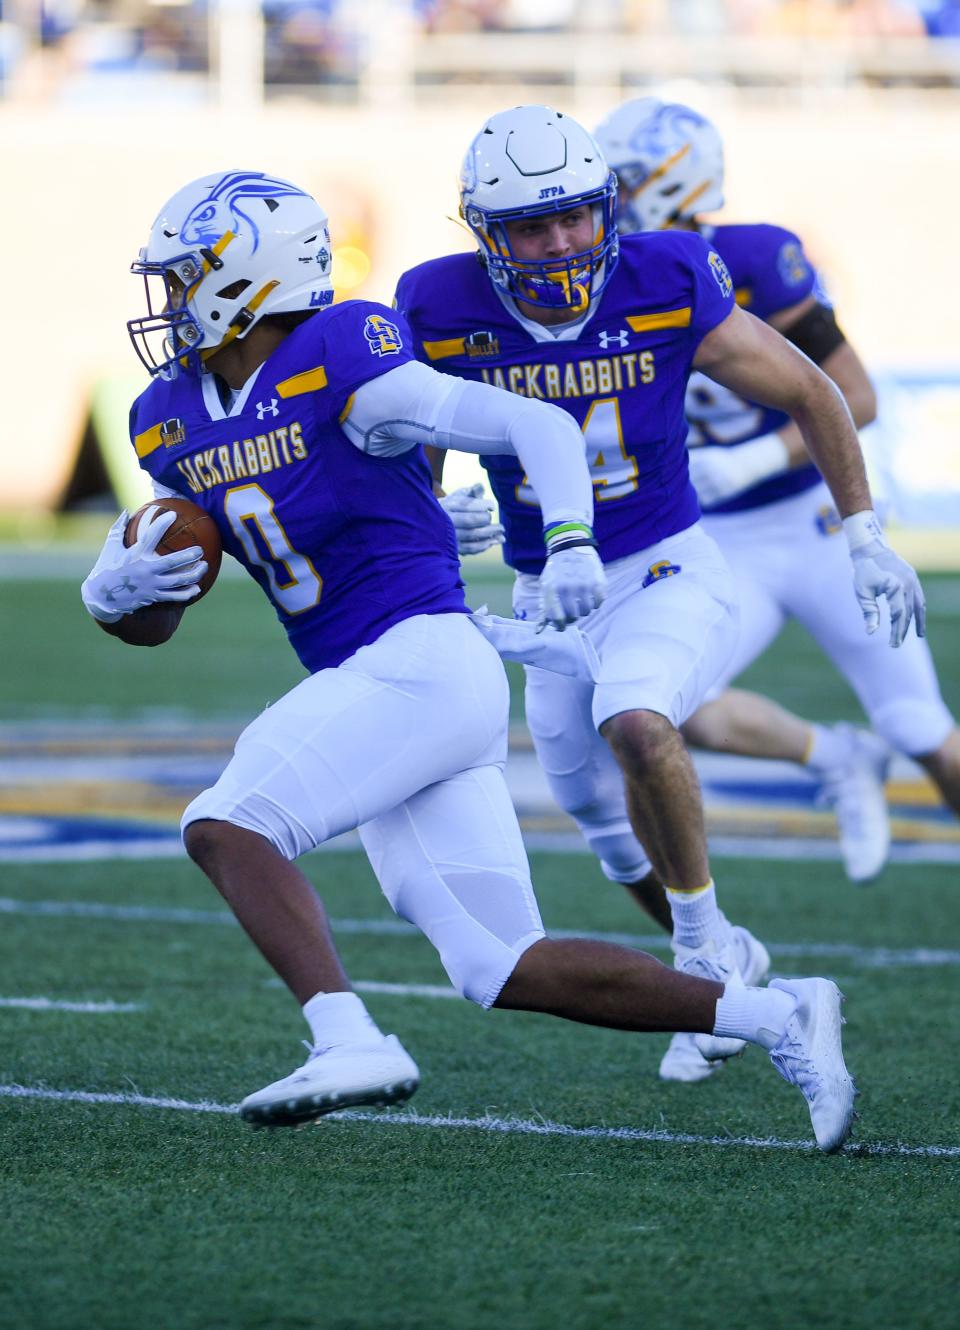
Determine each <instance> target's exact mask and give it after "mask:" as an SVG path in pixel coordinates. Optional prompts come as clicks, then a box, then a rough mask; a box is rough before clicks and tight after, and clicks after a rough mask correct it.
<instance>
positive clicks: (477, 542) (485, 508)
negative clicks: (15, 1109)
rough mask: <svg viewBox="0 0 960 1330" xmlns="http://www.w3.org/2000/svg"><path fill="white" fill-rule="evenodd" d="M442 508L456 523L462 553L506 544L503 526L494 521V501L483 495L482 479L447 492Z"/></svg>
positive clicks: (475, 551)
mask: <svg viewBox="0 0 960 1330" xmlns="http://www.w3.org/2000/svg"><path fill="white" fill-rule="evenodd" d="M440 507H441V508H442V509H443V511H444V512H445V513H446V514H447V516H448V517H449V518H450V521H451V522H452V523H453V529H454V531H456V533H457V550H458V552H459V553H460V554H482V553H483V551H484V550H488V549H490V547H491V546H492V545H502V544H503V535H504V532H503V527H502V526H501V525H500V523H499V522H495V521H494V520H493V508H494V504H493V500H492V499H485V498H484V497H483V483H482V482H481V481H477V483H476V484H475V485H470V486H466V487H464V488H463V489H458V490H454V491H453V492H452V493H451V494H445V495H444V496H443V498H442V499H441V500H440Z"/></svg>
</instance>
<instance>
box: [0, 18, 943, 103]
mask: <svg viewBox="0 0 960 1330" xmlns="http://www.w3.org/2000/svg"><path fill="white" fill-rule="evenodd" d="M241 29H246V30H247V32H248V35H247V36H246V37H245V38H244V40H246V41H247V42H248V43H249V41H250V40H251V38H250V36H249V32H250V31H252V33H253V37H252V40H253V42H254V43H255V45H256V46H257V48H258V50H257V60H258V62H259V68H260V70H261V72H262V83H263V87H264V90H265V91H266V93H267V94H268V95H271V94H273V93H282V91H283V90H285V89H287V90H289V89H296V90H297V91H298V92H300V93H303V92H304V91H308V92H309V95H310V96H312V97H316V98H320V99H324V98H326V99H328V100H335V101H341V102H342V101H346V102H349V101H351V100H363V99H364V98H365V97H366V96H369V95H372V96H374V97H375V98H376V95H377V89H378V87H380V86H381V85H382V81H383V80H384V79H386V80H387V81H388V82H389V83H390V84H392V85H393V86H394V87H398V86H399V87H402V88H403V89H404V90H405V92H406V95H407V97H408V98H414V97H428V96H429V95H430V91H431V90H432V89H436V88H449V87H450V86H451V85H459V86H464V85H468V84H471V83H477V82H481V83H483V84H484V85H486V86H490V85H491V84H493V85H497V84H500V85H503V84H523V85H525V86H527V87H528V88H537V89H542V90H545V91H546V90H554V89H564V88H570V87H571V86H584V85H587V86H590V85H593V84H598V83H600V84H603V85H604V86H611V85H612V86H617V87H619V88H620V89H621V90H622V91H623V92H624V94H625V95H629V93H630V92H631V91H632V90H634V89H637V88H641V89H642V88H643V86H644V85H645V84H649V83H653V82H656V81H659V80H662V79H664V78H695V79H698V80H700V81H702V82H707V83H723V84H727V85H731V86H733V87H735V88H744V89H751V88H753V89H768V90H771V91H777V92H778V93H780V94H789V93H790V91H791V90H793V91H795V90H802V89H804V88H810V87H820V88H822V87H849V86H851V85H863V86H866V87H875V88H890V87H898V86H899V87H919V88H954V87H957V86H960V0H263V4H262V6H261V5H256V4H254V3H253V2H252V0H219V3H217V0H212V2H211V3H208V0H153V2H152V3H151V2H150V0H2V3H0V78H2V85H0V86H2V92H3V95H5V96H7V97H17V96H25V97H26V98H27V99H28V100H34V99H35V98H36V97H38V96H39V97H41V98H44V97H48V98H51V99H53V100H58V99H61V98H64V99H67V100H70V101H73V100H75V99H82V98H83V97H84V96H89V97H91V98H93V97H96V98H97V99H100V98H103V97H109V96H110V95H111V94H112V95H116V96H118V97H121V96H124V95H128V94H129V91H130V88H131V84H130V76H131V75H136V76H138V77H140V78H141V79H144V80H150V81H152V82H153V83H154V84H156V83H158V82H159V81H164V82H166V84H167V86H168V87H171V88H176V87H177V86H178V85H179V86H180V88H181V91H183V90H184V89H192V90H193V91H194V92H196V94H197V95H198V96H199V95H202V94H203V89H204V86H205V85H206V83H207V80H208V78H209V77H210V76H213V77H216V75H217V72H218V69H220V70H221V72H222V68H221V67H222V64H223V60H224V54H225V52H224V46H225V45H226V46H228V47H229V46H230V44H231V42H232V40H233V38H234V37H236V36H237V34H238V33H240V31H241ZM231 30H232V34H231ZM228 58H229V57H228ZM198 76H199V79H198Z"/></svg>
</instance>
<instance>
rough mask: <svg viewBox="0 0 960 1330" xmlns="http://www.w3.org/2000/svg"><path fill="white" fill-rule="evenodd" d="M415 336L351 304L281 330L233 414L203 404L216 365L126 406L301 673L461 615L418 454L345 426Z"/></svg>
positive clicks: (389, 315) (448, 538) (142, 444)
mask: <svg viewBox="0 0 960 1330" xmlns="http://www.w3.org/2000/svg"><path fill="white" fill-rule="evenodd" d="M410 344H411V336H410V331H409V329H408V328H407V327H406V325H405V323H404V321H403V319H402V318H400V317H398V316H397V314H395V313H394V312H393V311H392V310H389V309H387V308H385V307H384V306H382V305H376V304H372V303H369V302H367V301H359V300H352V301H346V302H345V303H344V304H341V305H336V306H334V307H333V308H332V309H329V310H324V311H321V312H320V313H317V314H315V315H314V316H313V318H311V319H309V320H308V321H307V322H306V323H303V324H301V325H300V327H299V328H297V329H296V331H295V332H292V333H290V334H289V336H288V337H287V338H286V339H285V340H284V341H283V342H282V343H281V345H280V346H279V347H278V348H277V350H276V351H275V352H274V353H273V355H272V356H270V358H269V359H268V360H267V361H265V362H264V364H263V365H262V366H261V367H260V370H259V372H258V374H257V376H256V379H255V381H254V383H253V386H252V388H251V390H250V391H249V393H248V395H247V396H246V399H245V402H244V404H243V406H242V408H241V409H240V410H239V411H238V412H237V414H235V415H230V416H224V415H223V414H222V408H220V409H219V410H218V409H216V407H214V408H213V409H212V408H211V385H212V384H213V379H212V376H209V375H202V376H201V375H197V374H188V375H181V376H179V377H178V378H176V379H173V380H171V381H166V380H163V379H155V380H154V381H153V382H152V383H151V384H150V386H149V387H148V388H147V389H146V391H145V392H144V393H142V394H141V396H140V397H138V398H137V400H136V402H134V404H133V408H132V410H131V413H130V437H131V440H132V441H133V444H134V447H135V448H136V451H137V455H138V457H139V459H140V465H141V466H142V467H143V468H144V469H145V470H146V471H147V472H149V474H150V475H151V476H152V477H153V478H154V479H155V480H157V481H159V482H160V483H161V484H162V485H166V486H168V487H169V488H171V489H175V490H177V491H179V492H180V493H182V494H185V495H187V496H189V497H190V498H191V499H193V501H194V502H195V503H197V504H199V505H200V506H201V507H202V508H204V509H206V511H207V512H209V513H210V515H211V516H212V517H213V518H214V520H215V521H216V523H217V527H218V528H219V531H220V535H221V538H222V540H223V546H224V549H225V550H227V551H228V552H229V553H230V554H232V555H233V556H234V558H236V559H238V560H239V561H240V563H242V564H243V566H244V567H245V568H246V569H247V571H248V572H249V573H250V574H251V575H252V576H253V577H254V578H255V579H256V580H257V582H259V584H260V586H261V587H262V588H263V590H264V591H265V592H266V593H267V595H268V596H269V597H270V599H271V601H272V602H273V604H274V607H275V609H276V612H277V616H278V618H279V619H280V622H281V623H282V624H283V626H284V628H285V629H286V632H287V636H288V637H289V639H290V643H291V645H292V646H293V648H294V650H295V651H296V652H297V655H298V656H299V657H300V660H301V661H302V663H303V664H304V665H305V666H306V668H307V669H308V670H310V671H311V672H313V671H316V670H320V669H324V668H325V667H327V666H333V665H339V664H340V662H341V661H343V660H345V659H346V658H347V657H348V656H351V655H353V653H354V652H355V651H356V650H358V648H359V647H361V646H365V645H367V644H368V643H370V642H373V641H375V640H376V639H377V638H378V637H379V636H380V635H381V634H382V633H383V632H385V631H386V629H388V628H390V627H391V626H392V625H393V624H396V623H399V622H401V621H402V620H403V619H407V618H410V617H411V616H413V615H415V614H447V613H451V612H454V613H456V612H459V613H465V612H466V605H465V603H464V598H463V584H462V582H461V581H460V571H459V569H460V566H459V561H458V558H457V549H456V539H455V536H454V532H453V527H452V525H451V523H450V520H449V518H448V517H447V515H446V513H444V512H443V510H442V509H441V507H440V505H439V504H438V503H437V501H436V499H435V498H434V495H433V487H432V483H431V477H430V470H429V467H428V466H427V462H426V459H425V457H424V455H423V449H422V448H420V447H415V448H412V449H411V450H410V451H408V452H406V453H403V454H401V455H400V456H398V457H388V458H383V457H374V456H370V455H368V454H367V453H364V452H361V451H360V450H359V449H358V448H357V447H356V445H355V444H353V443H352V442H350V440H349V439H348V438H347V436H346V434H345V433H344V431H343V429H342V427H341V424H340V420H341V418H342V416H343V415H344V413H345V411H346V409H347V408H348V403H349V399H350V396H351V394H352V393H354V392H356V390H357V389H358V388H359V387H360V386H361V385H362V384H364V383H366V382H367V381H368V380H369V379H373V378H376V377H377V376H378V375H381V374H385V373H387V372H388V371H389V370H391V369H394V368H396V366H398V365H401V364H403V363H405V362H406V361H408V360H410V359H411V358H412V355H411V351H410ZM204 380H206V381H207V383H206V391H204ZM213 397H214V399H215V400H218V399H216V394H215V393H214V394H213Z"/></svg>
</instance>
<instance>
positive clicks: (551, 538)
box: [543, 522, 597, 559]
mask: <svg viewBox="0 0 960 1330" xmlns="http://www.w3.org/2000/svg"><path fill="white" fill-rule="evenodd" d="M543 539H544V543H545V544H546V547H547V558H548V559H549V557H550V555H551V554H559V553H560V551H561V550H575V549H579V548H581V547H583V546H584V545H589V546H590V548H591V549H596V548H597V542H596V540H595V538H594V535H593V531H592V529H591V528H590V527H588V526H587V524H586V522H554V523H552V525H550V526H548V527H544V530H543Z"/></svg>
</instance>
